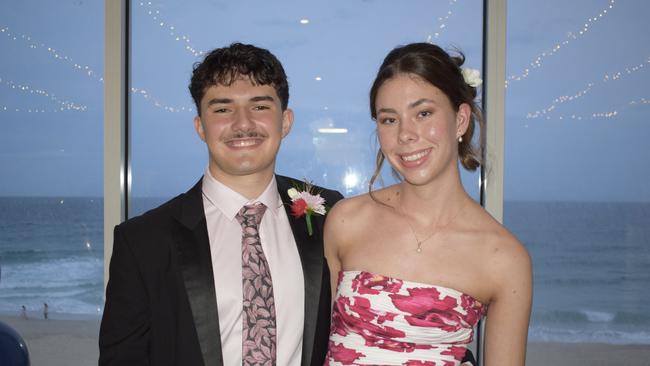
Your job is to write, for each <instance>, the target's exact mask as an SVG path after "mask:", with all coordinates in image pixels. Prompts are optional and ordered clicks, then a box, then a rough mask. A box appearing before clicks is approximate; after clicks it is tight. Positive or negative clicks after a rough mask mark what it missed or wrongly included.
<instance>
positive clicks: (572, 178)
mask: <svg viewBox="0 0 650 366" xmlns="http://www.w3.org/2000/svg"><path fill="white" fill-rule="evenodd" d="M649 13H650V5H649V4H648V3H647V2H645V1H614V0H600V1H591V0H589V1H570V2H567V1H545V2H540V1H511V2H509V4H508V35H507V44H508V54H507V57H508V59H507V73H506V74H507V92H506V93H507V97H506V114H507V118H506V130H505V133H506V141H505V151H506V159H505V172H506V176H505V188H504V191H505V193H504V196H505V207H504V222H505V225H506V226H507V227H508V228H509V229H511V230H512V231H513V232H514V233H515V234H516V235H517V236H518V237H519V239H520V240H521V241H522V242H523V243H524V244H525V245H526V246H527V247H528V250H529V251H530V254H531V256H532V259H533V264H534V280H535V294H534V306H533V313H532V321H531V326H530V333H529V341H530V342H529V351H528V360H529V362H528V364H529V365H551V364H554V365H557V364H573V365H594V364H602V365H605V364H608V365H619V364H620V365H623V364H625V365H642V364H647V362H648V361H647V359H648V355H650V332H648V330H649V329H650V316H649V314H648V304H649V303H650V295H649V292H648V290H647V289H648V288H649V287H650V275H649V273H650V272H648V268H649V267H650V230H649V228H648V218H650V189H649V188H648V184H647V182H648V180H649V179H650V176H649V175H648V169H647V162H646V160H647V158H648V156H649V155H648V152H647V148H646V146H647V140H648V138H649V137H650V125H649V124H648V114H649V113H650V105H649V104H648V97H649V95H648V92H647V88H646V85H647V84H648V82H650V73H649V71H650V70H649V67H650V58H649V57H650V38H649V36H648V35H650V26H649V25H648V22H647V20H646V16H647V15H648V14H649Z"/></svg>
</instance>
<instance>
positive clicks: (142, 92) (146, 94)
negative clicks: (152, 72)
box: [131, 87, 194, 113]
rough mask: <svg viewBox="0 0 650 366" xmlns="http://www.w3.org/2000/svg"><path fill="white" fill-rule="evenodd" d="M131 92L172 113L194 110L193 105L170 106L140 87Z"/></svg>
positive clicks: (132, 89)
mask: <svg viewBox="0 0 650 366" xmlns="http://www.w3.org/2000/svg"><path fill="white" fill-rule="evenodd" d="M131 93H133V94H134V95H139V96H141V97H142V98H144V99H145V100H147V101H149V102H151V103H152V104H153V105H154V106H155V107H157V108H160V109H163V110H165V111H167V112H172V113H178V112H194V108H192V107H170V106H168V105H166V104H164V103H161V102H160V101H159V100H158V99H156V98H154V97H153V96H151V94H149V92H148V91H146V90H144V89H138V88H133V87H132V88H131Z"/></svg>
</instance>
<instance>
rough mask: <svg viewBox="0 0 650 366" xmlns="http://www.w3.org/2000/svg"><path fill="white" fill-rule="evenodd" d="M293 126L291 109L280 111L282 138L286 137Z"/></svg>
mask: <svg viewBox="0 0 650 366" xmlns="http://www.w3.org/2000/svg"><path fill="white" fill-rule="evenodd" d="M291 127H293V111H292V110H291V109H289V108H287V109H285V110H284V112H282V138H284V137H286V136H287V135H288V134H289V131H291Z"/></svg>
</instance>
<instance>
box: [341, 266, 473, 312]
mask: <svg viewBox="0 0 650 366" xmlns="http://www.w3.org/2000/svg"><path fill="white" fill-rule="evenodd" d="M339 273H343V274H344V275H345V274H346V273H350V274H360V273H366V274H369V275H372V276H381V277H384V278H387V279H390V280H398V281H402V282H403V283H409V284H413V285H418V286H426V287H435V288H437V289H442V290H444V291H445V292H451V293H454V294H457V295H465V296H468V297H470V298H471V299H472V300H473V301H475V302H476V303H478V304H480V305H481V306H482V307H484V306H485V305H484V304H483V303H482V302H480V301H479V300H477V299H476V298H475V297H474V296H472V295H470V294H466V293H464V292H462V291H459V290H456V289H454V288H451V287H446V286H440V285H433V284H430V283H424V282H417V281H410V280H403V279H401V278H397V277H391V276H386V275H383V274H381V273H375V272H370V271H363V270H346V271H344V270H340V271H339Z"/></svg>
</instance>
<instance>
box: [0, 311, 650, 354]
mask: <svg viewBox="0 0 650 366" xmlns="http://www.w3.org/2000/svg"><path fill="white" fill-rule="evenodd" d="M30 316H31V317H30V319H27V320H25V319H20V318H19V317H18V316H8V315H0V321H2V322H4V323H6V324H8V325H10V326H11V327H13V328H14V329H16V330H17V331H18V332H19V333H20V334H21V335H22V337H23V339H25V342H26V343H27V347H28V349H29V353H30V358H31V362H32V365H33V366H41V365H49V366H89V365H96V364H97V358H98V354H99V351H98V347H97V335H98V332H99V319H70V320H67V319H65V320H64V319H60V318H58V319H57V315H56V314H52V317H53V319H49V320H44V319H42V314H41V317H40V318H38V314H30ZM526 365H528V366H551V365H552V366H570V365H571V366H575V365H585V366H587V365H589V366H619V365H621V366H623V365H624V366H650V345H612V344H596V343H550V342H549V343H547V342H531V343H529V344H528V355H527V358H526Z"/></svg>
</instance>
